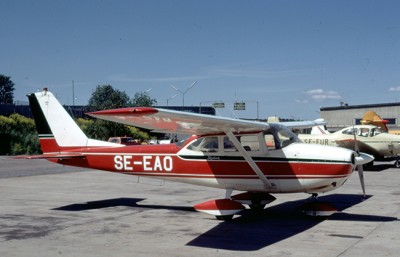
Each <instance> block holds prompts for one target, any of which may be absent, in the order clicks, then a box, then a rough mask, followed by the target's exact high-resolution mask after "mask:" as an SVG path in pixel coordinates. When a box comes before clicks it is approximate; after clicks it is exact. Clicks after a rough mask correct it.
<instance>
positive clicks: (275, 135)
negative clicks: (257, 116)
mask: <svg viewBox="0 0 400 257" xmlns="http://www.w3.org/2000/svg"><path fill="white" fill-rule="evenodd" d="M270 126H271V127H270V130H269V131H268V132H266V133H265V140H266V143H267V146H268V149H280V148H283V147H286V146H288V145H290V144H292V143H294V142H300V139H299V138H298V137H297V136H296V134H294V133H293V132H292V131H291V130H290V129H288V128H287V127H285V126H282V125H279V124H270Z"/></svg>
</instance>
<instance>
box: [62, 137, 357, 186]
mask: <svg viewBox="0 0 400 257" xmlns="http://www.w3.org/2000/svg"><path fill="white" fill-rule="evenodd" d="M214 137H215V136H214ZM215 138H217V137H215ZM221 140H222V139H221ZM188 141H189V142H188V143H186V144H185V145H183V146H178V145H176V144H169V145H141V146H124V147H119V148H115V147H113V148H110V147H102V148H88V149H79V150H76V151H77V152H79V153H81V154H82V155H83V156H85V158H65V159H58V160H56V162H57V163H61V164H64V165H74V166H81V167H88V168H93V169H101V170H106V171H111V172H118V173H123V174H129V175H137V176H147V177H153V178H160V179H166V180H173V181H178V182H185V183H190V184H196V185H202V186H209V187H216V188H223V189H234V190H242V191H263V192H271V193H291V192H307V193H317V192H326V191H330V190H333V189H335V188H336V187H339V186H341V185H342V184H343V183H344V182H345V181H346V179H347V177H348V176H350V175H351V173H352V172H353V170H354V163H353V161H354V156H353V152H352V151H349V150H346V149H340V148H332V149H330V150H331V151H329V152H326V147H320V146H318V145H306V144H303V143H293V144H291V145H289V146H287V147H285V148H283V149H275V150H267V152H264V151H263V150H262V149H259V150H257V151H250V154H251V156H252V158H253V160H254V161H255V163H256V164H257V166H258V167H259V168H260V170H261V171H262V173H263V174H264V175H265V176H266V178H267V179H268V180H269V181H271V183H272V184H273V187H272V188H266V187H265V185H264V184H263V183H262V181H261V180H260V179H259V177H258V176H257V174H255V173H254V171H253V170H252V169H251V167H250V166H249V164H248V163H247V162H246V161H245V159H244V158H243V157H242V156H241V155H240V153H239V152H237V151H228V149H219V150H216V151H214V152H207V151H195V150H191V149H190V145H192V143H193V142H194V141H196V138H193V139H189V140H188ZM322 150H324V151H322ZM72 152H74V151H72ZM68 153H69V154H71V151H68ZM305 153H313V154H312V155H311V154H310V156H307V155H306V154H305Z"/></svg>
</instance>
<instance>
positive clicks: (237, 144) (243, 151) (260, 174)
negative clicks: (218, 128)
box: [225, 129, 275, 189]
mask: <svg viewBox="0 0 400 257" xmlns="http://www.w3.org/2000/svg"><path fill="white" fill-rule="evenodd" d="M225 134H226V135H227V136H228V138H229V140H231V142H232V143H233V144H234V146H235V147H236V148H237V149H238V150H239V152H240V153H241V154H242V155H243V157H244V159H245V160H246V161H247V163H248V164H249V165H250V167H251V168H252V169H253V171H254V172H255V173H256V174H257V176H258V177H259V178H260V180H261V181H262V182H263V183H264V188H265V189H271V188H275V185H273V184H272V183H271V182H270V181H269V180H268V179H267V178H266V177H265V175H264V173H263V172H262V171H261V170H260V168H259V167H258V166H257V164H256V163H255V161H254V160H253V158H251V156H250V154H249V153H248V152H247V151H246V149H244V147H243V146H242V144H241V143H240V142H239V140H238V139H237V138H236V137H235V135H234V134H233V133H232V131H231V130H228V129H227V130H225Z"/></svg>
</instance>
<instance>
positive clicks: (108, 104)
mask: <svg viewBox="0 0 400 257" xmlns="http://www.w3.org/2000/svg"><path fill="white" fill-rule="evenodd" d="M88 105H89V106H88V108H89V110H90V111H99V110H107V109H115V108H122V107H128V106H129V96H128V95H127V94H126V93H125V92H122V91H119V90H118V89H114V88H113V87H112V86H111V85H102V86H100V85H99V86H97V87H96V90H95V91H94V92H93V94H92V96H91V97H90V99H89V103H88Z"/></svg>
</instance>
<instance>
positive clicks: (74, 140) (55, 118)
mask: <svg viewBox="0 0 400 257" xmlns="http://www.w3.org/2000/svg"><path fill="white" fill-rule="evenodd" d="M28 98H29V104H30V107H31V110H32V113H33V116H34V119H35V123H36V128H37V130H38V134H39V139H40V144H41V146H42V151H43V152H59V151H61V150H62V149H63V148H69V149H72V148H82V147H88V146H116V144H112V143H109V142H104V141H99V140H93V139H89V138H88V137H87V136H86V135H85V134H84V133H83V131H82V130H81V129H80V128H79V126H78V125H77V124H76V123H75V121H74V120H73V119H72V118H71V116H70V115H69V114H68V112H67V111H66V110H65V109H64V107H63V106H62V105H61V104H60V103H59V101H58V100H57V98H56V97H55V96H54V95H53V94H52V93H51V92H49V91H47V90H46V89H45V90H43V91H42V92H37V93H33V94H30V95H28Z"/></svg>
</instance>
